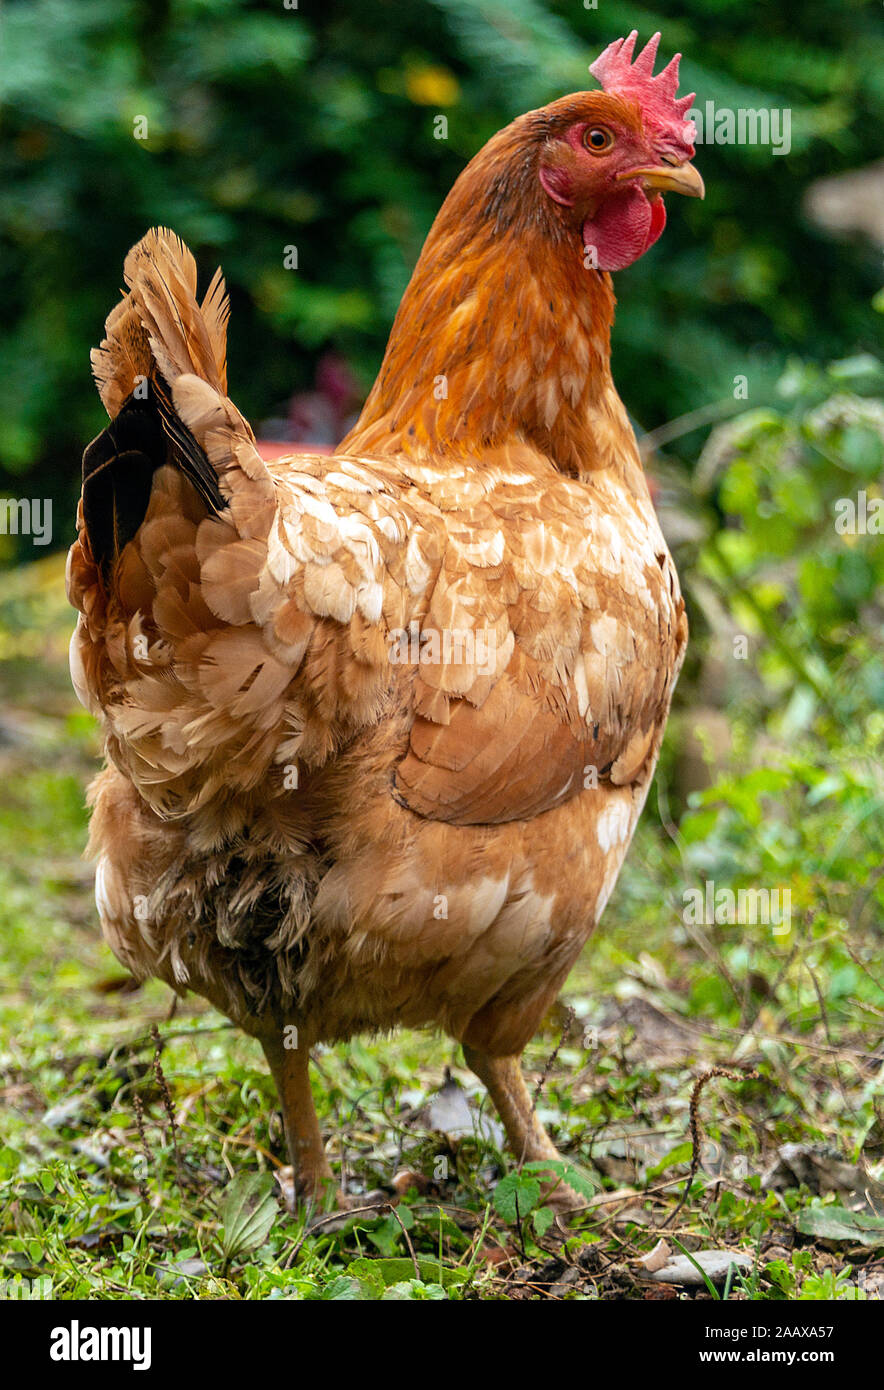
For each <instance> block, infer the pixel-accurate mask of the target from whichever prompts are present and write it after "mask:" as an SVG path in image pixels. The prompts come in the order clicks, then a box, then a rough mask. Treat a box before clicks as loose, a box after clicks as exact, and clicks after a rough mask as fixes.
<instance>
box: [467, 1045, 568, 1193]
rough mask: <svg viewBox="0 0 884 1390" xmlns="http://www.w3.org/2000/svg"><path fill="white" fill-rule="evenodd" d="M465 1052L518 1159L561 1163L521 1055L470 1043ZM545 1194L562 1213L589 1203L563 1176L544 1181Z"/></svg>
mask: <svg viewBox="0 0 884 1390" xmlns="http://www.w3.org/2000/svg"><path fill="white" fill-rule="evenodd" d="M463 1052H464V1057H465V1059H466V1063H467V1066H468V1067H469V1068H470V1070H471V1071H474V1072H475V1073H476V1075H477V1076H478V1078H479V1080H480V1081H481V1082H482V1083H483V1084H484V1086H485V1088H486V1090H487V1091H488V1094H489V1095H490V1097H491V1099H492V1101H493V1103H494V1108H495V1110H496V1111H497V1113H498V1115H499V1116H500V1119H501V1121H502V1123H503V1127H504V1129H505V1130H506V1137H507V1140H508V1141H509V1145H510V1148H511V1149H512V1152H513V1156H514V1157H515V1158H516V1159H517V1160H518V1162H519V1163H525V1162H528V1163H535V1162H542V1161H543V1160H544V1159H552V1160H555V1161H556V1162H561V1161H562V1156H561V1154H560V1153H559V1151H558V1149H557V1148H556V1146H555V1144H554V1143H553V1141H552V1140H551V1139H550V1137H549V1135H548V1134H547V1132H546V1130H545V1129H544V1127H543V1125H542V1124H541V1123H540V1120H539V1119H538V1118H537V1112H536V1110H535V1108H534V1102H533V1101H532V1099H531V1096H530V1094H529V1091H528V1087H527V1086H526V1085H525V1078H524V1076H523V1075H522V1061H521V1057H520V1056H518V1055H517V1056H513V1057H491V1056H489V1055H488V1054H487V1053H485V1052H480V1051H479V1050H478V1048H473V1047H468V1046H467V1045H466V1043H465V1044H464V1049H463ZM544 1193H545V1200H546V1201H547V1202H548V1204H549V1205H550V1206H552V1207H555V1208H556V1210H557V1211H559V1212H560V1213H561V1214H564V1213H565V1212H566V1211H575V1210H579V1209H581V1208H582V1207H585V1206H586V1199H585V1198H584V1197H581V1196H580V1195H579V1194H578V1193H577V1192H575V1191H574V1189H573V1188H572V1187H569V1186H568V1184H567V1183H566V1182H564V1181H562V1180H561V1179H556V1180H554V1181H552V1182H550V1183H549V1184H544Z"/></svg>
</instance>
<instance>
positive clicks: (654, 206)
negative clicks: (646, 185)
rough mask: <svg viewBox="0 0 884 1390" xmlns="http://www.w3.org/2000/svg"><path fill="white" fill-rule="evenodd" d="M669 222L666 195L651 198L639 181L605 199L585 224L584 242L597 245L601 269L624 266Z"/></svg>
mask: <svg viewBox="0 0 884 1390" xmlns="http://www.w3.org/2000/svg"><path fill="white" fill-rule="evenodd" d="M665 225H666V209H665V208H664V206H663V200H662V198H655V199H654V201H653V203H651V202H649V201H648V198H647V197H646V195H645V192H644V189H643V188H641V186H640V185H639V184H637V183H634V184H631V185H630V186H629V187H627V188H624V189H623V190H622V191H618V192H617V193H612V194H611V195H610V196H609V197H607V198H606V199H605V201H604V202H603V203H602V205H601V207H600V208H599V210H598V212H597V213H596V215H595V217H593V218H592V219H589V218H588V219H587V220H586V222H584V224H583V244H584V246H585V247H595V254H596V264H597V265H598V268H599V270H623V269H624V268H625V267H626V266H628V265H632V263H633V261H637V260H638V258H639V256H643V255H644V253H645V252H646V251H647V249H648V247H649V246H653V244H654V242H655V241H656V240H657V238H658V237H659V236H660V234H661V232H662V231H663V228H664V227H665Z"/></svg>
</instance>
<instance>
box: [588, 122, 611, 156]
mask: <svg viewBox="0 0 884 1390" xmlns="http://www.w3.org/2000/svg"><path fill="white" fill-rule="evenodd" d="M583 143H584V145H585V146H586V148H587V149H588V150H589V152H590V154H604V153H605V151H606V150H609V149H610V148H611V146H612V145H613V143H614V136H613V134H612V132H611V131H610V130H608V127H607V126H604V125H594V126H590V127H589V128H588V129H587V130H586V132H585V134H584V136H583Z"/></svg>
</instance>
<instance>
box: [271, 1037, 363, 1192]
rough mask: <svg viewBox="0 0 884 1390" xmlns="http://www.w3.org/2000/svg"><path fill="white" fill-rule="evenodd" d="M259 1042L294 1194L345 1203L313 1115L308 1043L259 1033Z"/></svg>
mask: <svg viewBox="0 0 884 1390" xmlns="http://www.w3.org/2000/svg"><path fill="white" fill-rule="evenodd" d="M261 1046H262V1047H263V1049H264V1056H265V1057H266V1058H267V1062H268V1065H269V1067H270V1071H271V1073H272V1074H273V1080H274V1081H275V1083H276V1089H277V1092H278V1094H279V1103H280V1105H281V1106H282V1119H283V1124H284V1126H285V1137H286V1141H287V1143H288V1150H289V1157H290V1158H291V1162H292V1169H293V1172H294V1184H295V1196H296V1198H297V1199H299V1200H301V1201H308V1202H309V1201H312V1202H315V1203H316V1205H317V1206H320V1207H322V1206H325V1205H326V1203H327V1202H328V1201H329V1200H330V1198H331V1197H334V1198H335V1200H336V1202H337V1204H338V1205H339V1206H343V1205H345V1199H344V1197H343V1194H342V1193H340V1192H339V1191H338V1190H337V1189H336V1186H335V1180H334V1176H333V1174H332V1170H331V1167H330V1166H329V1161H328V1158H327V1157H326V1153H325V1145H324V1144H323V1142H322V1132H321V1130H320V1128H319V1121H318V1119H317V1118H316V1107H315V1106H314V1104H313V1093H312V1091H311V1090H310V1048H309V1046H307V1045H305V1043H304V1040H303V1038H300V1039H299V1046H298V1047H295V1048H287V1047H284V1046H283V1043H282V1038H281V1036H280V1037H276V1036H265V1037H262V1039H261Z"/></svg>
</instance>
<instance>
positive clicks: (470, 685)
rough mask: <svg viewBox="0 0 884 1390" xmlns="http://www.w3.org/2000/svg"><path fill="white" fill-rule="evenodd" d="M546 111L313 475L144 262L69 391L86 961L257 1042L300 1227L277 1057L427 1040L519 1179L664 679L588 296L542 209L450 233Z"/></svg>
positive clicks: (636, 787)
mask: <svg viewBox="0 0 884 1390" xmlns="http://www.w3.org/2000/svg"><path fill="white" fill-rule="evenodd" d="M590 97H592V98H594V99H595V101H596V102H599V101H605V100H615V101H616V98H614V99H608V98H606V97H604V96H603V95H600V94H583V97H582V98H580V99H578V98H569V99H567V101H568V102H571V103H572V105H573V103H576V102H578V100H582V101H583V103H584V105H585V103H586V101H587V100H588V99H589V98H590ZM558 106H559V107H562V108H563V110H562V112H561V113H560V112H558V111H557V112H556V115H557V118H561V119H565V118H568V119H570V118H571V116H572V114H573V113H572V110H571V108H570V107H568V108H567V110H565V109H564V104H563V103H559V104H558ZM596 109H597V108H596V107H594V108H593V111H595V110H596ZM618 109H619V108H618ZM553 110H554V108H547V109H546V112H544V113H533V114H532V117H526V118H522V122H521V124H520V123H519V122H516V123H514V126H513V127H510V128H508V130H507V131H506V132H502V134H501V136H499V137H496V142H497V143H495V141H492V142H491V143H490V145H489V146H488V147H486V150H485V151H483V153H482V155H480V156H479V157H478V158H477V160H476V161H474V163H473V165H471V166H470V169H469V170H468V171H466V174H465V175H464V176H462V180H461V181H460V184H459V185H458V186H457V187H456V189H455V190H454V192H453V194H452V195H451V197H450V199H449V201H448V203H446V207H445V208H444V209H443V212H442V214H440V218H439V219H438V220H437V224H436V226H435V227H434V230H433V232H432V233H431V236H430V238H429V239H428V242H427V246H426V247H425V250H424V254H423V256H422V258H421V262H420V263H419V266H418V268H417V271H416V272H415V276H414V279H413V281H412V284H411V286H410V287H409V291H408V293H407V295H406V298H405V300H404V301H403V305H402V308H401V310H400V314H399V317H398V318H397V323H396V325H395V326H394V330H393V334H392V335H391V340H390V345H389V347H388V350H387V356H386V358H385V362H384V366H383V368H382V371H381V374H380V376H379V379H378V383H377V384H376V386H375V389H374V391H373V392H372V394H371V396H370V397H369V400H368V402H367V403H366V407H365V410H364V412H363V415H362V417H361V419H360V421H359V423H358V425H357V426H356V428H355V430H354V431H353V432H352V433H351V435H350V436H349V437H348V439H347V440H345V441H344V443H343V444H342V445H341V447H340V449H339V451H338V453H337V454H336V455H334V456H331V457H327V456H325V457H323V456H317V457H309V456H308V457H304V456H299V457H297V458H294V459H289V460H286V459H283V460H278V461H276V462H274V463H273V464H270V465H265V464H264V463H263V462H262V460H261V458H260V456H259V454H258V452H257V450H256V447H255V443H254V436H253V435H252V432H251V430H250V428H249V426H248V425H247V423H246V422H245V420H244V419H243V418H242V416H241V415H240V414H239V412H238V411H237V409H236V407H235V406H234V405H233V404H232V402H231V401H230V400H229V399H228V397H227V394H226V374H225V365H224V359H225V330H226V302H225V300H224V295H223V285H222V284H221V283H220V281H219V280H218V278H217V277H216V280H215V281H213V283H212V286H211V287H210V290H209V293H208V294H207V296H206V298H205V300H204V301H203V303H202V305H198V303H197V300H196V298H195V286H196V272H195V266H194V263H193V260H192V258H191V257H190V255H189V253H188V252H187V251H186V250H185V248H184V247H183V246H182V245H181V243H180V242H178V241H177V239H176V238H174V237H173V236H172V235H171V234H170V233H167V232H162V231H161V232H153V233H150V234H148V236H147V237H146V238H145V239H144V240H143V241H142V242H141V243H139V245H138V246H137V247H135V248H133V250H132V252H130V255H129V257H128V258H127V262H126V270H125V273H126V280H127V284H128V285H129V287H130V288H129V293H128V294H127V295H126V296H125V297H124V299H123V301H122V303H121V304H120V305H118V306H117V308H116V309H115V310H114V312H113V313H112V315H111V317H110V318H109V320H108V325H107V336H106V339H105V341H104V343H103V344H102V348H101V349H99V350H98V352H97V354H95V357H94V365H95V371H96V376H97V378H98V382H99V388H100V390H101V393H102V397H103V399H104V401H105V404H106V406H107V409H108V413H109V414H110V416H111V418H112V422H113V423H112V424H111V425H110V426H109V427H108V429H107V430H106V431H105V432H104V435H102V436H100V437H99V439H98V440H97V441H96V442H95V443H94V444H93V445H92V446H90V449H89V450H87V454H86V457H85V458H84V496H83V502H82V504H81V515H80V533H79V538H78V541H77V542H76V543H75V545H74V546H73V547H72V550H71V557H70V568H69V593H70V597H71V600H72V602H73V603H74V604H75V606H76V607H77V608H78V609H79V610H80V619H79V623H78V627H77V631H76V633H75V635H74V639H73V642H72V648H71V662H72V672H73V677H74V683H75V686H76V688H77V691H78V693H79V695H80V698H81V699H82V700H83V702H84V703H85V704H86V705H87V707H89V708H90V709H92V710H93V711H94V712H95V713H96V714H97V715H98V716H99V718H100V719H101V720H102V722H103V724H104V727H105V730H106V734H107V756H108V765H107V767H106V769H105V770H104V771H103V772H102V773H101V774H100V775H99V777H98V778H97V780H96V782H95V784H94V786H93V789H92V802H93V807H94V810H93V819H92V829H91V842H90V844H91V850H92V852H93V853H94V854H95V855H96V857H97V860H98V867H97V876H96V897H97V902H98V907H99V912H100V916H101V922H102V928H103V931H104V933H105V936H106V938H107V940H108V942H109V944H110V945H111V947H112V949H113V950H114V952H115V953H116V954H117V956H118V957H119V959H120V960H121V961H122V962H123V963H124V964H125V965H126V966H127V967H128V968H129V969H130V970H131V971H132V972H133V974H135V975H136V976H138V977H139V978H146V977H149V976H158V977H159V978H161V979H164V980H166V981H167V982H168V983H169V984H170V985H171V986H172V987H173V988H175V989H177V990H179V991H184V990H186V989H193V990H196V991H197V992H198V993H200V994H202V995H203V996H205V997H206V998H207V999H209V1000H211V1001H212V1003H214V1004H215V1005H216V1006H217V1007H218V1008H220V1009H221V1010H223V1011H224V1012H225V1013H226V1014H227V1015H228V1016H229V1017H230V1018H232V1019H233V1020H234V1021H235V1022H236V1023H237V1024H239V1025H240V1026H242V1027H243V1028H245V1029H246V1030H247V1031H249V1032H250V1033H252V1034H254V1035H255V1036H257V1037H259V1038H260V1039H261V1041H262V1044H263V1045H264V1048H265V1051H266V1053H267V1056H268V1060H269V1061H270V1065H271V1067H272V1069H273V1072H274V1076H275V1078H276V1081H277V1085H278V1087H279V1090H280V1096H281V1100H282V1104H283V1110H284V1114H285V1119H286V1129H287V1134H288V1138H289V1144H290V1149H291V1153H292V1159H293V1162H294V1163H295V1165H296V1168H297V1170H298V1178H299V1182H300V1187H301V1190H302V1192H303V1193H305V1194H307V1195H316V1193H317V1192H318V1190H319V1188H320V1186H321V1185H322V1184H323V1183H325V1182H326V1181H327V1179H328V1177H329V1170H328V1165H327V1162H326V1160H325V1157H324V1153H323V1149H322V1141H321V1136H320V1135H319V1132H318V1127H317V1126H316V1121H315V1115H314V1113H313V1110H312V1101H311V1099H310V1091H309V1083H308V1081H307V1058H308V1056H309V1048H310V1046H311V1045H312V1044H313V1043H315V1042H317V1041H335V1040H339V1039H346V1038H348V1037H351V1036H352V1035H353V1034H355V1033H358V1032H362V1031H375V1030H379V1029H388V1028H391V1027H393V1026H394V1025H396V1024H405V1025H408V1026H412V1027H418V1026H438V1027H441V1028H443V1029H445V1030H446V1031H447V1032H448V1033H449V1034H450V1035H451V1036H452V1037H453V1038H455V1039H457V1040H459V1041H461V1042H462V1043H463V1044H464V1045H465V1049H466V1054H467V1057H468V1060H469V1061H470V1064H471V1065H472V1066H473V1067H474V1068H475V1069H476V1070H477V1072H478V1073H479V1074H480V1075H481V1076H482V1077H483V1079H484V1080H485V1081H486V1083H487V1084H488V1086H489V1089H490V1090H491V1093H492V1097H493V1099H494V1100H495V1103H496V1104H497V1106H498V1109H499V1110H500V1112H501V1115H502V1117H503V1119H504V1122H505V1124H506V1126H507V1131H508V1134H509V1138H510V1142H511V1143H512V1145H513V1147H514V1149H515V1151H516V1152H517V1154H518V1155H519V1156H528V1157H534V1158H542V1157H551V1156H553V1155H554V1153H555V1150H554V1149H553V1148H552V1146H551V1144H550V1143H549V1140H548V1139H547V1137H546V1135H545V1134H544V1132H543V1130H542V1128H541V1127H540V1125H539V1123H538V1122H537V1120H536V1117H535V1116H534V1114H533V1110H532V1108H531V1106H530V1103H529V1101H528V1098H527V1093H526V1092H525V1089H524V1084H523V1082H522V1080H521V1074H520V1072H519V1071H518V1057H519V1055H520V1054H521V1051H522V1049H523V1048H524V1046H525V1044H526V1043H527V1041H528V1040H529V1039H530V1037H531V1036H532V1034H533V1033H534V1031H535V1030H536V1027H537V1025H538V1023H539V1021H540V1019H541V1018H542V1016H543V1014H544V1012H545V1010H546V1009H547V1008H548V1006H549V1004H550V1003H551V1002H552V1000H553V998H554V997H555V995H556V993H557V991H558V989H559V988H560V986H561V984H562V982H563V981H564V979H565V977H566V976H567V974H568V971H569V970H570V968H571V966H572V964H573V962H574V960H575V959H576V957H577V955H578V953H579V951H580V949H581V947H582V946H583V944H584V943H585V941H586V939H587V938H588V936H589V935H590V933H591V932H592V930H593V929H594V927H595V925H596V924H597V922H598V920H599V917H600V915H601V913H602V910H603V908H604V906H605V903H606V901H607V899H608V897H609V895H610V893H611V891H612V889H613V886H614V883H615V881H616V878H617V874H618V872H619V869H620V866H621V863H622V861H623V858H624V855H625V853H626V850H627V848H628V845H629V841H630V839H631V837H632V833H633V830H634V827H635V823H636V820H637V817H638V815H639V813H640V811H641V808H642V805H643V803H644V800H645V797H646V794H647V790H648V786H649V783H650V780H651V777H652V775H653V770H654V765H655V763H656V759H657V755H658V752H659V747H660V742H661V739H662V734H663V728H664V725H665V720H666V716H667V713H668V708H669V702H670V699H671V694H672V689H673V685H674V682H675V680H676V677H677V674H678V670H679V667H680V665H681V661H682V658H683V654H684V647H685V642H686V632H687V629H686V622H685V615H684V604H683V602H682V599H681V596H680V593H679V587H678V581H677V577H676V574H675V570H674V567H673V565H672V561H671V559H670V557H669V554H668V551H667V548H666V545H665V542H664V540H663V537H662V535H661V532H660V529H659V526H658V524H657V520H656V517H655V515H654V511H653V507H652V505H651V501H650V498H649V495H648V489H647V485H646V483H645V479H644V475H643V472H642V469H641V464H640V460H639V456H638V451H637V448H636V445H635V440H634V436H633V433H632V430H631V427H630V425H629V422H628V419H627V417H626V413H625V411H624V409H623V406H622V404H621V402H620V400H619V397H618V396H617V394H616V392H615V390H614V387H613V383H612V381H611V377H610V371H609V366H608V355H609V331H610V323H611V317H612V314H613V295H612V293H611V288H610V281H609V277H608V276H607V275H604V274H601V273H600V272H599V271H598V270H597V269H595V268H592V267H590V268H589V271H587V268H586V267H585V266H584V264H583V261H582V259H581V258H580V257H579V255H575V254H574V246H573V244H572V242H571V241H570V240H566V235H565V231H564V230H563V227H562V223H561V221H560V220H556V218H557V217H558V214H557V212H556V210H555V209H552V210H551V211H550V213H549V219H548V221H547V222H546V223H545V224H544V225H542V227H541V228H540V231H541V233H542V239H541V241H540V242H538V239H537V234H536V233H537V229H536V228H534V227H533V222H534V221H535V220H536V215H535V214H534V213H532V211H531V208H530V206H529V207H527V208H526V206H523V205H520V204H519V202H518V199H517V198H516V199H515V201H514V203H513V208H514V211H513V212H512V215H506V212H505V211H504V213H503V214H502V213H501V211H500V208H499V207H497V210H496V211H495V204H494V202H493V198H494V196H495V195H494V192H493V188H492V191H491V193H490V194H488V196H489V197H491V198H492V202H491V203H490V204H489V211H488V213H487V215H486V216H485V217H483V216H481V215H480V216H479V217H478V218H476V217H475V215H474V216H473V217H472V219H471V220H466V219H465V213H466V210H467V208H469V207H470V205H471V204H474V203H475V199H476V190H477V188H478V187H486V185H488V182H489V172H490V171H494V179H492V180H491V182H492V184H494V180H495V179H497V178H498V176H499V167H498V166H500V164H501V162H502V163H503V165H504V173H506V160H507V158H511V157H512V156H513V154H514V153H518V152H519V151H520V150H521V149H522V147H523V145H524V141H525V138H526V133H527V132H528V131H531V132H532V134H533V136H534V138H535V139H536V131H537V129H540V127H538V123H537V118H538V117H539V116H545V115H546V113H548V112H550V111H553ZM627 117H628V119H629V120H633V119H634V117H633V116H632V114H631V113H630V112H628V111H627ZM532 121H533V122H534V124H533V125H532V124H531V122H532ZM526 123H527V124H526ZM543 134H544V132H543V130H542V129H541V135H543ZM522 163H524V160H522V161H521V163H520V165H519V168H521V164H522ZM509 172H510V174H511V175H512V176H513V177H515V174H514V171H513V168H512V167H510V170H509ZM494 186H496V184H494ZM517 192H518V190H516V193H517ZM486 193H487V187H486ZM508 206H509V205H508ZM529 227H530V228H532V229H533V231H534V235H531V236H529V235H527V232H526V228H529ZM543 249H546V251H547V252H548V257H547V261H546V263H544V261H543V259H542V258H541V256H540V251H541V250H543ZM290 1025H295V1027H296V1028H297V1030H298V1034H297V1036H298V1047H297V1048H296V1049H294V1050H288V1049H287V1048H286V1047H285V1045H284V1042H283V1038H284V1037H285V1036H286V1034H285V1029H286V1027H287V1026H290Z"/></svg>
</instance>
